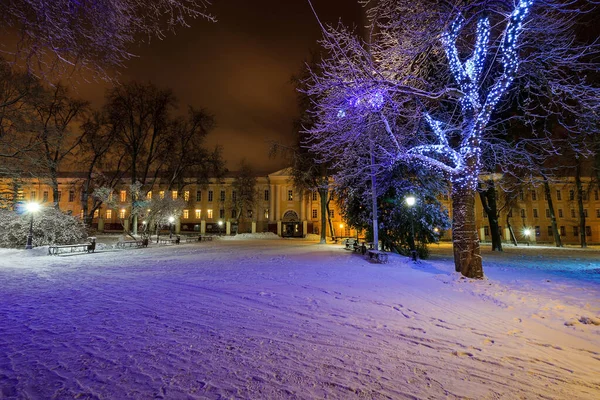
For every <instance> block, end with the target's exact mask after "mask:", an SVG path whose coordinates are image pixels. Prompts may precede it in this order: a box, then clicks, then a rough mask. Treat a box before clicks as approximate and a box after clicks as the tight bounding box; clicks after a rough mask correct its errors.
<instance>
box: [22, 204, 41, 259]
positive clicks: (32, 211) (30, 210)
mask: <svg viewBox="0 0 600 400" xmlns="http://www.w3.org/2000/svg"><path fill="white" fill-rule="evenodd" d="M25 208H26V209H27V212H28V213H29V214H30V215H31V217H30V219H29V234H28V235H27V244H26V245H25V249H26V250H30V249H33V214H35V213H36V212H38V211H39V210H40V204H39V203H34V202H30V203H27V205H26V206H25Z"/></svg>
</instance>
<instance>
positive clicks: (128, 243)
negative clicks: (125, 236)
mask: <svg viewBox="0 0 600 400" xmlns="http://www.w3.org/2000/svg"><path fill="white" fill-rule="evenodd" d="M133 246H135V247H138V248H140V247H148V239H139V240H124V241H122V242H117V247H123V248H125V247H133Z"/></svg>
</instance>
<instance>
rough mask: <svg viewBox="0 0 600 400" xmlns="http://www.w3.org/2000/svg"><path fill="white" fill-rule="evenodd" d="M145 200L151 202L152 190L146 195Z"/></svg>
mask: <svg viewBox="0 0 600 400" xmlns="http://www.w3.org/2000/svg"><path fill="white" fill-rule="evenodd" d="M146 199H147V200H152V190H150V191H149V192H148V193H146Z"/></svg>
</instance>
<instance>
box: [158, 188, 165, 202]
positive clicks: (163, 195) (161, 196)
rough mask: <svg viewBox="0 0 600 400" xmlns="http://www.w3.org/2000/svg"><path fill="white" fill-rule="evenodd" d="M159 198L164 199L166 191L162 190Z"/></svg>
mask: <svg viewBox="0 0 600 400" xmlns="http://www.w3.org/2000/svg"><path fill="white" fill-rule="evenodd" d="M158 197H160V199H161V200H162V199H164V198H165V191H164V190H161V191H160V192H158Z"/></svg>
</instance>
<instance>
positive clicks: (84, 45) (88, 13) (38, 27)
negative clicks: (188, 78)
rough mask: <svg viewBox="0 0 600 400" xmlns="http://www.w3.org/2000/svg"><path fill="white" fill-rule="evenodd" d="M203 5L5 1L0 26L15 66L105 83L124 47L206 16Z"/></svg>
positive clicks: (195, 1)
mask: <svg viewBox="0 0 600 400" xmlns="http://www.w3.org/2000/svg"><path fill="white" fill-rule="evenodd" d="M209 4H210V2H209V1H208V0H94V1H83V0H7V1H2V2H0V21H1V22H0V23H1V25H2V27H3V28H4V29H5V32H6V33H7V34H8V35H12V36H14V39H15V42H16V45H15V46H14V50H13V51H12V52H13V54H14V56H15V61H22V62H23V63H24V65H25V66H26V68H27V69H28V70H30V71H35V72H36V73H42V74H47V73H59V74H60V73H64V72H67V71H69V70H77V69H79V70H84V71H92V72H94V73H96V74H98V75H100V76H101V77H103V78H108V76H109V71H108V70H107V68H111V67H118V66H122V64H123V62H124V61H126V60H128V59H130V58H131V57H132V56H133V54H132V53H130V50H129V49H128V47H129V46H130V45H131V44H132V43H134V42H136V41H139V40H140V39H141V40H144V39H146V40H150V38H152V37H156V38H159V39H160V38H163V37H164V36H165V34H166V33H167V32H169V31H173V30H174V29H175V28H176V27H177V26H187V24H188V21H189V19H192V18H197V17H204V18H207V19H209V20H213V17H211V16H210V15H209V14H207V7H208V5H209Z"/></svg>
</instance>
